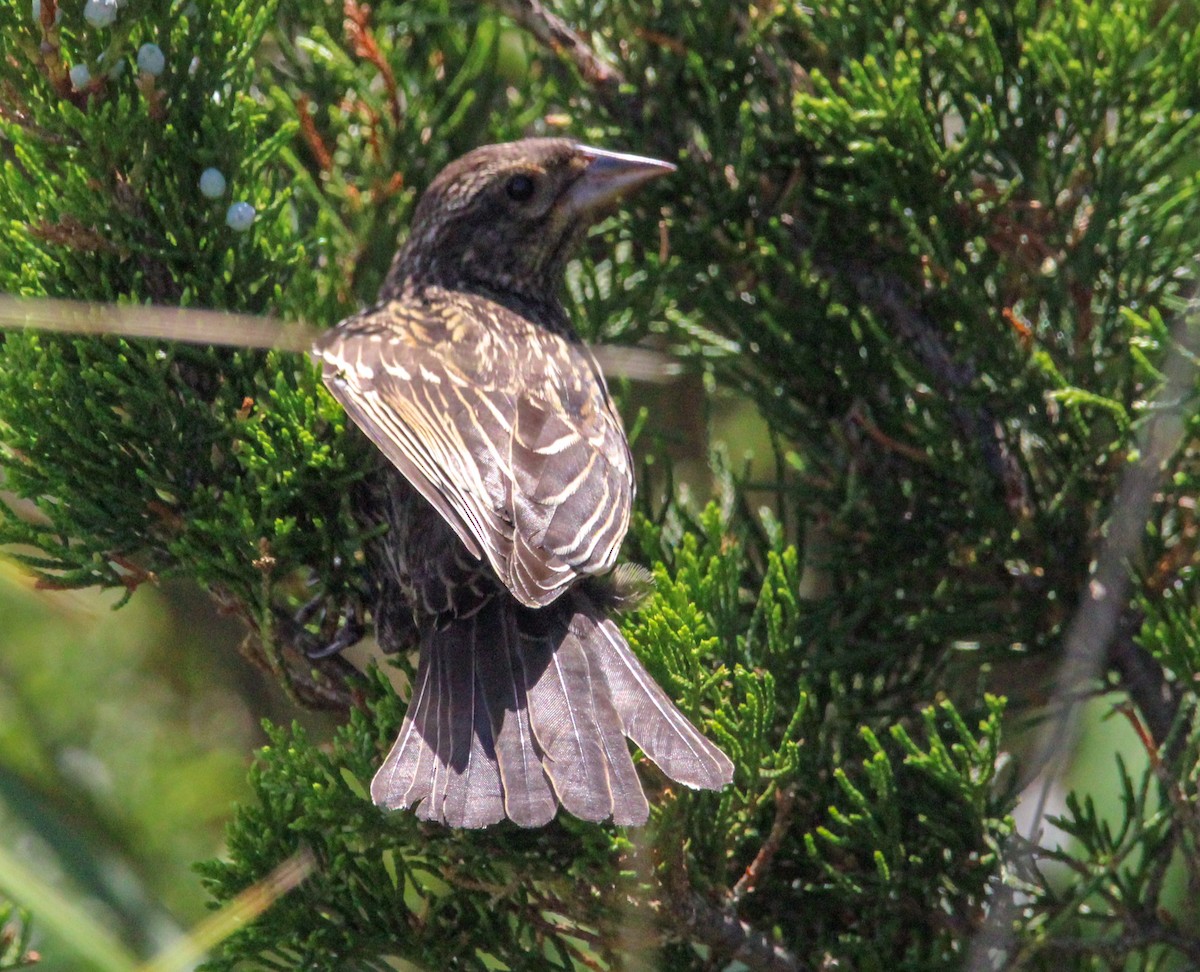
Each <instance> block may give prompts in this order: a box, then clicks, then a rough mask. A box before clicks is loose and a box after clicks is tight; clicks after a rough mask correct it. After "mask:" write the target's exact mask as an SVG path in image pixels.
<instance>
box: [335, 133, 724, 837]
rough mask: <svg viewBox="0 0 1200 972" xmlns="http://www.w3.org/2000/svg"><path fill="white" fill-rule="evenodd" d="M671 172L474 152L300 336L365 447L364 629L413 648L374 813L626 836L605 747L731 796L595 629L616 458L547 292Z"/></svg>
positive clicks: (602, 403)
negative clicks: (577, 825)
mask: <svg viewBox="0 0 1200 972" xmlns="http://www.w3.org/2000/svg"><path fill="white" fill-rule="evenodd" d="M674 169H675V167H674V166H673V165H671V164H669V163H666V162H661V161H658V160H655V159H650V158H645V157H641V156H636V155H628V154H624V153H620V152H613V151H607V150H603V149H598V148H594V147H590V146H586V145H583V144H580V143H578V142H576V141H574V140H571V139H564V138H529V139H524V140H521V141H515V142H508V143H503V144H495V145H486V146H482V147H479V148H476V149H474V150H473V151H470V152H468V153H467V154H466V155H464V156H462V157H461V158H459V159H457V160H456V161H454V162H452V163H450V164H449V165H448V166H446V168H444V169H443V170H442V171H441V172H440V173H439V174H438V175H437V176H436V177H435V178H434V179H433V180H432V182H431V183H430V184H429V186H428V188H427V189H426V191H425V192H424V193H423V195H422V196H421V198H420V199H419V201H418V203H417V205H416V208H415V210H414V212H413V217H412V221H411V226H410V230H409V234H408V237H407V239H406V241H405V242H404V244H403V245H402V246H401V247H400V249H399V250H398V252H397V254H396V256H395V259H394V260H393V262H392V265H391V267H390V269H389V271H388V272H387V275H386V276H385V278H384V282H383V285H382V286H381V288H380V291H379V296H378V300H377V302H376V303H375V304H374V305H372V306H370V307H369V308H367V309H366V310H364V311H362V312H360V313H358V314H355V315H354V316H351V317H349V318H347V319H346V320H344V321H342V322H341V323H340V324H338V325H336V326H334V327H333V328H331V329H329V330H328V331H326V332H324V333H323V334H322V335H321V336H320V337H319V338H318V339H317V340H316V342H315V344H314V347H313V354H314V356H315V357H316V358H317V360H318V361H319V363H320V366H321V369H322V378H323V381H324V383H325V385H326V387H327V388H328V389H329V391H330V393H331V394H332V395H333V397H334V398H336V399H337V400H338V402H340V403H341V405H342V406H343V408H344V409H345V411H346V413H347V415H348V416H349V418H350V419H351V420H352V421H353V423H354V424H355V425H356V426H357V427H358V428H359V429H360V430H361V431H362V432H363V433H365V434H366V436H367V438H368V439H369V440H370V441H371V443H373V444H374V446H375V447H376V448H377V450H378V453H379V455H380V456H381V459H380V461H379V474H378V475H377V476H376V477H374V478H373V479H372V480H371V482H370V484H369V486H368V487H366V491H365V494H364V495H365V499H363V500H362V501H360V502H359V504H358V505H359V509H360V514H359V515H360V518H361V519H363V520H364V521H365V522H366V523H368V524H371V525H378V526H381V527H383V528H385V529H383V530H382V531H379V533H380V536H379V538H378V539H377V540H376V541H374V542H373V546H372V547H371V550H370V551H368V555H367V557H366V559H367V562H368V563H369V564H370V565H371V566H370V572H371V574H372V576H373V578H374V580H375V585H374V586H375V591H376V604H375V608H374V622H375V628H376V638H377V640H378V642H379V644H380V646H381V647H382V648H383V649H384V650H385V651H387V650H392V651H397V650H409V649H411V648H412V647H414V646H415V647H416V648H417V649H418V651H419V658H418V664H417V673H416V678H415V680H414V682H413V685H412V694H411V698H410V700H409V704H408V709H407V712H406V714H405V716H404V719H403V723H402V725H401V728H400V733H399V736H398V737H397V739H396V741H395V744H394V745H393V746H392V748H391V751H390V753H389V754H388V755H387V757H386V759H385V760H384V762H383V764H382V765H381V767H380V768H379V770H378V772H377V773H376V774H375V776H374V779H373V780H372V784H371V795H372V799H373V801H374V802H375V803H376V804H377V805H379V806H380V807H382V808H385V809H389V810H395V809H401V808H408V807H415V812H416V816H417V817H418V818H419V819H421V820H428V821H434V822H438V823H441V824H445V825H447V826H450V827H455V828H480V827H486V826H490V825H493V824H496V823H499V822H500V821H502V820H505V819H507V820H511V821H512V822H514V823H515V824H517V825H519V826H522V827H538V826H543V825H545V824H547V823H549V821H551V820H552V819H553V818H554V817H555V816H556V814H557V812H558V809H559V807H562V808H563V809H564V810H565V811H567V812H568V813H570V814H573V815H574V816H576V817H579V818H581V819H583V820H587V821H603V820H611V821H612V822H613V823H615V824H618V825H624V826H633V825H639V824H644V823H645V822H646V820H647V819H648V815H649V804H648V802H647V799H646V796H645V793H644V791H643V789H642V785H641V781H640V779H639V776H638V773H637V770H636V769H635V766H634V763H633V760H632V757H631V754H630V750H629V746H628V743H627V741H626V740H627V739H628V740H631V741H632V742H633V743H634V744H635V745H637V746H638V747H639V748H640V749H641V751H642V752H643V753H644V754H645V755H646V756H647V757H649V759H650V760H652V761H653V762H654V763H655V764H657V766H658V767H659V768H660V769H661V770H662V771H663V772H664V773H665V774H666V775H667V776H668V777H670V778H671V779H673V780H675V781H676V782H678V783H681V784H683V785H685V786H687V787H691V788H696V789H708V790H719V789H721V788H722V787H724V786H726V785H727V784H729V783H730V782H731V781H732V778H733V764H732V763H731V761H730V760H729V758H728V757H727V756H726V755H725V753H724V752H722V751H721V750H720V749H719V748H718V747H717V746H716V745H714V744H713V743H712V742H711V741H710V740H709V739H708V738H706V737H705V736H704V735H703V734H702V733H700V732H699V731H698V730H697V729H696V728H695V727H694V726H693V725H692V724H691V722H689V721H688V719H687V718H686V717H685V716H684V715H683V714H682V713H681V712H680V711H679V709H678V708H677V707H676V706H675V704H674V703H673V702H672V700H671V699H670V698H669V697H668V696H667V694H666V693H665V692H664V691H663V690H662V688H661V687H659V686H658V685H657V684H656V683H655V681H654V679H653V678H652V677H651V676H650V674H649V673H648V672H647V671H646V669H645V668H644V666H643V665H642V664H641V662H640V661H639V660H638V658H637V656H636V655H635V654H634V652H633V651H632V650H631V649H630V647H629V645H628V644H627V643H626V641H625V639H624V637H623V636H622V634H621V632H620V629H619V628H618V627H617V625H616V623H615V622H614V620H613V619H612V617H611V614H612V612H613V610H614V608H616V607H617V606H619V603H620V602H621V601H622V600H624V599H626V597H627V595H629V594H630V592H631V590H632V589H633V588H636V587H638V586H639V582H640V577H641V576H642V574H644V573H646V572H644V571H641V572H639V570H638V569H636V568H634V567H633V566H632V565H621V566H617V567H615V564H616V559H617V556H618V550H619V548H620V545H621V542H622V539H623V538H624V536H625V533H626V530H627V529H628V526H629V519H630V509H631V504H632V501H633V497H634V488H635V483H634V467H633V460H632V457H631V454H630V449H629V443H628V440H627V438H626V435H625V431H624V428H623V425H622V422H621V417H620V415H619V414H618V411H617V409H616V406H615V405H614V403H613V400H612V398H611V397H610V395H609V391H608V388H607V386H606V384H605V380H604V376H603V374H602V372H601V370H600V368H599V366H598V365H597V363H596V361H595V359H594V358H593V356H592V355H591V353H590V352H589V351H588V349H587V347H586V346H585V345H584V343H583V342H582V341H581V340H580V339H579V337H578V336H577V334H576V332H575V330H574V328H573V325H572V323H571V319H570V316H569V314H568V312H567V310H566V307H565V305H564V303H563V299H562V290H563V283H564V271H565V267H566V263H567V261H568V260H569V258H570V257H571V256H572V255H573V253H574V252H575V251H576V249H577V246H578V244H579V243H580V241H581V240H582V239H583V237H584V236H585V234H586V232H587V230H588V228H589V227H590V226H591V225H592V224H594V223H595V222H596V221H597V219H598V218H599V217H600V216H601V215H603V214H604V213H606V212H607V211H608V210H609V209H610V208H612V207H613V206H614V204H615V203H616V202H617V201H618V200H619V199H620V198H621V197H623V196H624V195H625V194H626V193H628V192H630V191H632V190H634V189H636V188H637V187H639V186H641V185H642V184H644V183H646V182H649V181H650V180H652V179H655V178H658V177H660V176H664V175H666V174H668V173H669V172H672V171H674ZM614 567H615V569H614Z"/></svg>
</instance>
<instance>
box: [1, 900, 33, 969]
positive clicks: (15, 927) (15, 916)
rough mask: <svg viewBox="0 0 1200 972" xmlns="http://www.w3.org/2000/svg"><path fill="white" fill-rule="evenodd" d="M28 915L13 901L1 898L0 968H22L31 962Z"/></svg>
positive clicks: (30, 929)
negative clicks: (29, 956)
mask: <svg viewBox="0 0 1200 972" xmlns="http://www.w3.org/2000/svg"><path fill="white" fill-rule="evenodd" d="M31 932H32V928H31V926H30V924H29V921H28V915H25V914H23V913H22V912H21V911H20V910H19V909H18V908H16V907H15V906H14V905H13V904H12V902H10V901H5V900H3V899H0V969H21V968H25V967H27V966H28V965H29V964H30V960H29V958H28V955H29V936H30V934H31Z"/></svg>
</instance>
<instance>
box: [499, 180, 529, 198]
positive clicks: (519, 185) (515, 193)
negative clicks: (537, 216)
mask: <svg viewBox="0 0 1200 972" xmlns="http://www.w3.org/2000/svg"><path fill="white" fill-rule="evenodd" d="M504 191H505V192H507V193H508V198H509V199H511V200H512V201H513V202H529V200H530V199H532V198H533V180H532V179H531V178H530V177H529V176H527V175H515V176H513V177H512V178H511V179H509V180H508V184H507V185H506V186H505V187H504Z"/></svg>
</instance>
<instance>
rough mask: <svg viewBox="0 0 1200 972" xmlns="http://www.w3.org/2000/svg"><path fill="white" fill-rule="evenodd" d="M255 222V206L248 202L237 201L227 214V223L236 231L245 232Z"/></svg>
mask: <svg viewBox="0 0 1200 972" xmlns="http://www.w3.org/2000/svg"><path fill="white" fill-rule="evenodd" d="M253 222H254V207H253V206H251V205H250V204H249V203H248V202H235V203H234V204H233V205H232V206H230V207H229V211H228V212H227V213H226V214H225V225H226V226H228V227H229V228H230V229H231V230H233V231H234V232H235V233H244V232H246V230H248V229H249V228H250V224H251V223H253Z"/></svg>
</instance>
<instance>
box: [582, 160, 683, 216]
mask: <svg viewBox="0 0 1200 972" xmlns="http://www.w3.org/2000/svg"><path fill="white" fill-rule="evenodd" d="M576 151H577V152H578V153H579V155H580V157H582V158H583V159H584V160H585V161H586V163H587V168H585V169H584V170H583V175H581V176H580V177H579V178H578V179H576V180H575V182H574V183H573V184H572V185H571V188H570V189H568V190H567V192H566V195H565V197H564V201H565V202H566V204H567V206H568V207H569V208H570V210H571V212H573V213H575V214H577V215H584V214H588V213H593V212H595V211H596V210H598V209H602V208H603V207H605V206H607V205H608V204H609V203H611V202H614V201H615V200H617V199H618V198H620V197H621V196H623V195H625V194H626V193H627V192H630V191H632V190H634V189H636V188H637V187H638V186H640V185H641V184H642V183H644V182H649V181H650V180H651V179H657V178H658V177H659V176H664V175H667V174H668V173H671V172H674V171H675V166H673V165H672V164H671V163H670V162H660V161H659V160H658V159H648V158H646V157H645V156H644V155H626V154H625V153H623V152H606V151H605V150H604V149H598V148H591V147H590V146H587V145H580V146H577V148H576Z"/></svg>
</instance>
